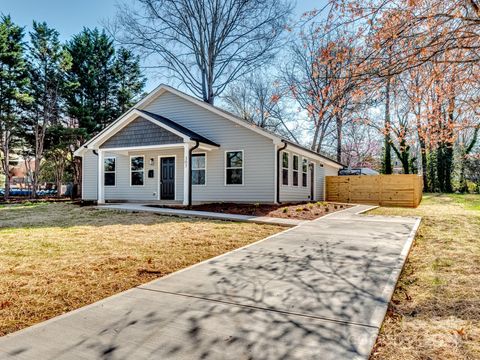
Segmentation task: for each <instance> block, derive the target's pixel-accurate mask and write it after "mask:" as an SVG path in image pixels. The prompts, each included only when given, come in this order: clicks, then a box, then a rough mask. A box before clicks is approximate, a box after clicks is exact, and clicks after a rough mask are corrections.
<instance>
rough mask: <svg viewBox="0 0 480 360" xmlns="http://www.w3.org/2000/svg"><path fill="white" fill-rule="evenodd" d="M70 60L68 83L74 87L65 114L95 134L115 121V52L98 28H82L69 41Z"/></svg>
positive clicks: (70, 92)
mask: <svg viewBox="0 0 480 360" xmlns="http://www.w3.org/2000/svg"><path fill="white" fill-rule="evenodd" d="M67 49H68V51H69V53H70V55H71V57H72V67H71V70H70V72H69V75H68V76H69V80H70V81H71V82H72V83H74V84H75V85H76V86H75V87H74V88H72V89H71V91H69V93H68V96H67V111H68V114H69V115H70V116H71V117H72V118H74V119H76V121H77V122H78V126H79V127H80V128H84V129H86V132H87V134H89V135H94V134H96V133H98V132H100V131H101V130H103V129H104V128H105V126H107V125H108V124H109V123H110V122H112V121H113V120H114V119H115V114H116V110H115V87H116V86H115V76H114V71H113V69H114V64H115V49H114V47H113V42H112V40H111V39H110V38H109V37H108V36H107V35H106V34H105V32H100V31H99V30H98V29H93V30H90V29H84V30H83V31H82V32H81V33H80V34H78V35H75V36H74V37H73V39H72V40H71V41H70V42H68V44H67Z"/></svg>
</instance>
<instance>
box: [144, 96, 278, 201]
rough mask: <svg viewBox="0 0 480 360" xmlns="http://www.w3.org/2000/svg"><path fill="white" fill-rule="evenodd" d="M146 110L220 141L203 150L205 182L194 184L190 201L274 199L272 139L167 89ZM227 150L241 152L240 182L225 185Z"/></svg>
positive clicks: (273, 151) (273, 152) (273, 149)
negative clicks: (205, 160)
mask: <svg viewBox="0 0 480 360" xmlns="http://www.w3.org/2000/svg"><path fill="white" fill-rule="evenodd" d="M145 110H146V111H150V112H153V113H155V114H158V115H162V116H165V117H166V118H168V119H170V120H173V121H175V122H177V123H178V124H180V125H183V126H185V127H186V128H188V129H190V130H192V131H195V132H197V133H198V134H201V135H202V136H205V137H206V138H208V139H209V140H211V141H214V142H216V143H218V144H220V148H218V149H214V150H211V151H206V154H207V184H206V186H193V191H192V200H193V201H197V202H198V201H202V202H227V201H234V202H254V203H257V202H258V203H265V202H266V203H271V202H274V199H275V191H274V184H275V183H274V166H275V146H274V144H273V141H272V140H271V139H269V138H266V137H265V136H262V135H260V134H257V133H256V132H254V131H252V130H249V129H246V128H244V127H242V126H240V125H238V124H235V123H234V122H232V121H230V120H228V119H225V118H223V117H222V116H220V115H217V114H214V113H213V112H211V111H209V110H207V109H204V108H202V107H200V106H198V105H195V104H193V103H191V102H189V101H187V100H185V99H182V98H180V97H178V96H176V95H174V94H172V93H168V92H167V93H165V94H163V95H161V96H160V97H159V98H157V99H156V100H154V101H153V102H152V103H151V104H149V105H147V106H146V107H145ZM229 150H232V151H233V150H243V151H244V159H243V161H244V184H243V185H225V152H226V151H229ZM201 152H203V151H201Z"/></svg>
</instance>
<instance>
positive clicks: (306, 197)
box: [279, 147, 322, 202]
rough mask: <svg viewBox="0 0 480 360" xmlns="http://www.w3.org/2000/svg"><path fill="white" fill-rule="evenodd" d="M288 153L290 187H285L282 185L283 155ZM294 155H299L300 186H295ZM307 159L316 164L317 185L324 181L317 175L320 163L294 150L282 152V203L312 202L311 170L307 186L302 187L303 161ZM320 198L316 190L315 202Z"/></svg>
mask: <svg viewBox="0 0 480 360" xmlns="http://www.w3.org/2000/svg"><path fill="white" fill-rule="evenodd" d="M284 152H285V153H287V154H288V155H289V161H288V185H283V184H282V179H283V176H282V170H283V168H282V153H284ZM293 155H298V160H299V161H298V164H299V166H298V186H294V185H293ZM304 158H305V159H307V160H308V161H309V163H310V162H313V164H314V169H313V171H314V173H315V178H314V181H315V183H318V182H319V181H322V178H319V177H318V173H317V168H318V167H319V163H318V161H316V160H315V159H313V157H312V158H310V157H306V156H302V155H300V154H298V153H296V152H295V150H294V149H289V148H288V147H287V149H285V150H284V151H282V152H280V171H279V176H280V202H299V201H311V200H312V199H310V195H311V175H310V169H309V170H308V173H307V186H306V187H304V186H302V161H303V159H304ZM318 196H319V193H318V191H317V188H315V189H314V200H316V199H317V198H318Z"/></svg>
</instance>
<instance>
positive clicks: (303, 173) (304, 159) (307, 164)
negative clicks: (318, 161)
mask: <svg viewBox="0 0 480 360" xmlns="http://www.w3.org/2000/svg"><path fill="white" fill-rule="evenodd" d="M305 161H306V167H307V171H304V170H303V164H304V163H305ZM308 166H309V161H308V158H306V157H302V187H304V188H306V187H308ZM303 175H305V176H306V177H307V181H306V183H305V185H303Z"/></svg>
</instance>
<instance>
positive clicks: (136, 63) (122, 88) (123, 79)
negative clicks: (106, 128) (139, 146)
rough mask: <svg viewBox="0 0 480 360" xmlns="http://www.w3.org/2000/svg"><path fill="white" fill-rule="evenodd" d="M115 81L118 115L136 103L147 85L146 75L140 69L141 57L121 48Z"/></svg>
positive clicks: (118, 54) (116, 63)
mask: <svg viewBox="0 0 480 360" xmlns="http://www.w3.org/2000/svg"><path fill="white" fill-rule="evenodd" d="M114 73H115V81H116V83H117V89H116V92H117V94H116V98H117V110H118V116H120V115H121V114H123V113H124V112H125V111H127V110H128V109H129V108H130V107H132V106H133V105H134V101H135V100H136V98H137V97H138V95H140V94H141V92H142V89H143V88H144V86H145V77H144V76H143V75H142V73H141V70H140V58H139V56H135V55H134V54H133V53H132V52H131V51H129V50H127V49H125V48H120V49H119V50H118V52H117V56H116V60H115V67H114Z"/></svg>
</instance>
